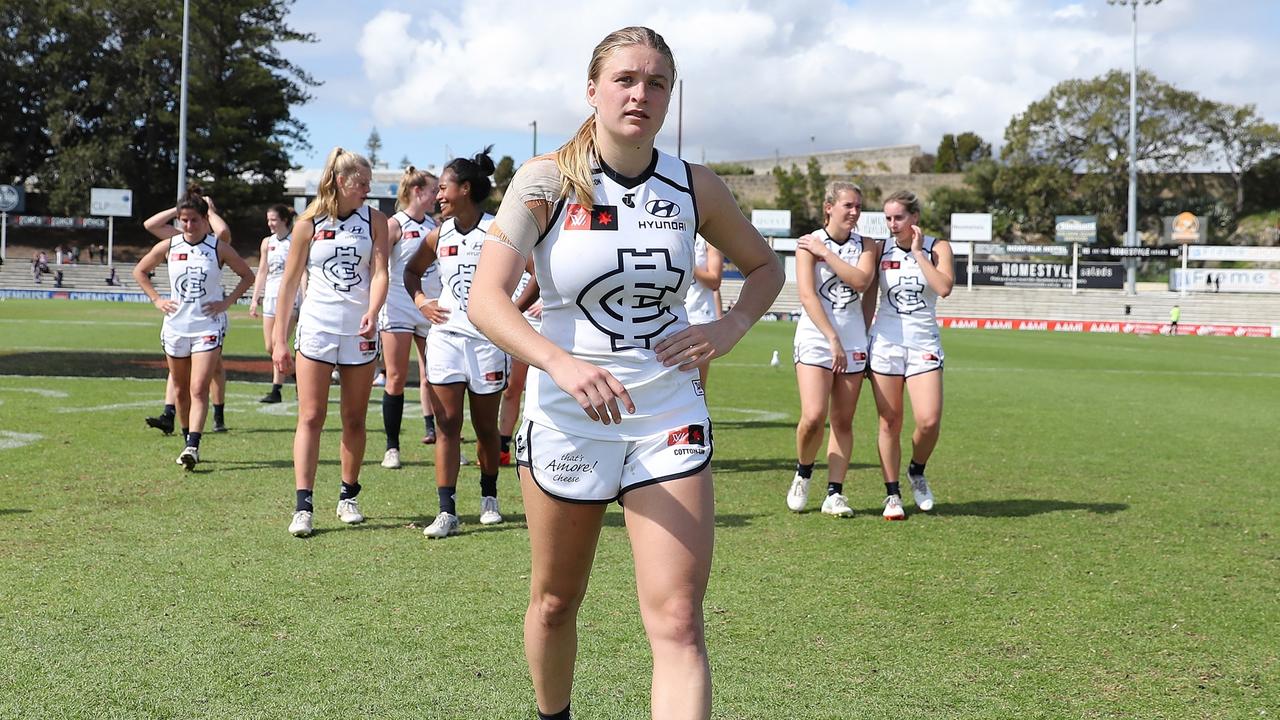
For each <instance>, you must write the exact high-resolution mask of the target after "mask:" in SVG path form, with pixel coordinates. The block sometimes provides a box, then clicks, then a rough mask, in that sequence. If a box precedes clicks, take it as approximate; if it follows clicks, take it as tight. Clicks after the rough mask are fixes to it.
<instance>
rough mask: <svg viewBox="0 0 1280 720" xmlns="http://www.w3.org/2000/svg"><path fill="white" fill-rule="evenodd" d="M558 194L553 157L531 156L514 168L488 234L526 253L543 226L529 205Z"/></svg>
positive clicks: (551, 202) (552, 200)
mask: <svg viewBox="0 0 1280 720" xmlns="http://www.w3.org/2000/svg"><path fill="white" fill-rule="evenodd" d="M559 195H560V173H559V171H558V170H557V169H556V164H555V162H554V161H552V160H549V159H542V158H540V159H537V160H531V161H529V162H527V163H525V164H524V165H522V166H520V169H519V170H518V171H517V172H516V174H515V177H513V178H511V184H510V185H509V186H507V192H506V194H504V195H503V196H502V204H501V205H499V206H498V213H497V215H495V216H494V220H493V228H494V229H492V230H490V232H489V237H490V238H493V239H494V240H496V241H497V242H500V243H502V244H503V245H506V246H507V247H509V248H511V249H513V250H515V251H516V252H518V253H520V255H521V256H522V257H526V258H527V257H529V254H530V253H532V252H533V246H534V245H535V244H537V242H538V237H539V236H540V235H541V234H542V228H540V227H538V219H537V217H536V216H534V214H533V210H531V209H530V208H529V205H530V204H533V205H535V206H537V205H539V204H541V203H546V204H547V205H555V202H556V199H557V198H558V197H559Z"/></svg>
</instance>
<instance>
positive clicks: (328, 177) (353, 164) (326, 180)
mask: <svg viewBox="0 0 1280 720" xmlns="http://www.w3.org/2000/svg"><path fill="white" fill-rule="evenodd" d="M360 170H367V171H369V172H370V173H372V172H373V166H371V165H370V164H369V161H368V160H366V159H365V158H364V156H363V155H357V154H356V153H353V152H349V151H347V150H343V149H342V148H340V147H335V148H334V149H333V150H330V151H329V157H328V158H326V159H325V161H324V170H322V171H321V172H320V183H319V185H318V186H317V187H316V197H315V199H314V200H312V201H311V204H310V205H308V206H307V209H306V210H303V211H302V215H300V216H298V219H299V220H312V219H314V218H317V217H320V216H328V217H336V216H337V215H338V190H339V183H340V182H341V181H342V179H343V178H347V177H350V176H352V175H354V174H356V173H357V172H359V171H360Z"/></svg>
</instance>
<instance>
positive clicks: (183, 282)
mask: <svg viewBox="0 0 1280 720" xmlns="http://www.w3.org/2000/svg"><path fill="white" fill-rule="evenodd" d="M208 277H209V274H208V273H207V272H205V271H204V270H202V269H201V268H195V267H190V268H187V270H186V272H184V273H182V274H181V275H179V276H178V280H177V282H176V283H175V284H174V287H176V288H177V289H178V295H179V296H181V297H182V302H188V303H189V302H195V301H197V300H199V299H200V298H202V297H204V292H205V291H204V282H205V280H206V279H207V278H208Z"/></svg>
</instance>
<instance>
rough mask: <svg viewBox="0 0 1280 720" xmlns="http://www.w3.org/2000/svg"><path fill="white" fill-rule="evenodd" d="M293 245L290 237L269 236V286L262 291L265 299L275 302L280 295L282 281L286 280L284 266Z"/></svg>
mask: <svg viewBox="0 0 1280 720" xmlns="http://www.w3.org/2000/svg"><path fill="white" fill-rule="evenodd" d="M292 244H293V238H292V237H290V236H289V235H285V236H284V237H276V236H275V235H268V236H267V285H266V287H265V288H264V289H263V291H262V296H263V297H264V298H267V299H271V300H274V299H275V298H276V295H279V294H280V281H281V280H283V279H284V265H285V262H286V261H287V260H288V259H289V247H290V246H291V245H292Z"/></svg>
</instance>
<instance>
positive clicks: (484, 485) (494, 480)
mask: <svg viewBox="0 0 1280 720" xmlns="http://www.w3.org/2000/svg"><path fill="white" fill-rule="evenodd" d="M480 496H481V497H498V473H494V474H492V475H486V474H484V473H480Z"/></svg>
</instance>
